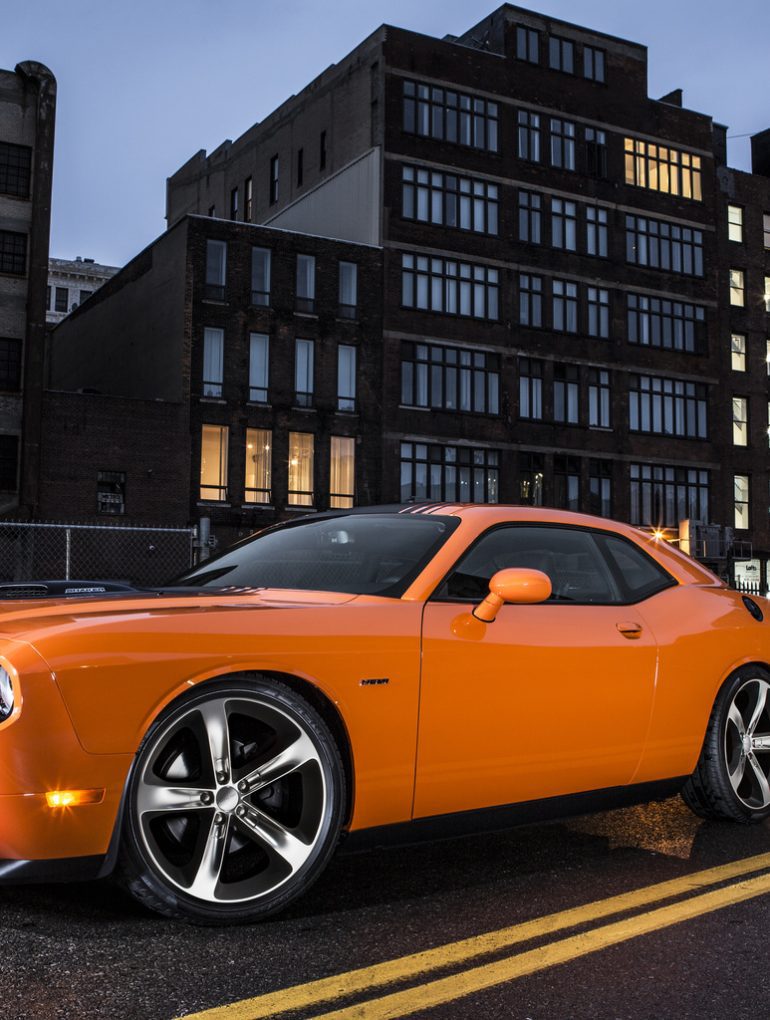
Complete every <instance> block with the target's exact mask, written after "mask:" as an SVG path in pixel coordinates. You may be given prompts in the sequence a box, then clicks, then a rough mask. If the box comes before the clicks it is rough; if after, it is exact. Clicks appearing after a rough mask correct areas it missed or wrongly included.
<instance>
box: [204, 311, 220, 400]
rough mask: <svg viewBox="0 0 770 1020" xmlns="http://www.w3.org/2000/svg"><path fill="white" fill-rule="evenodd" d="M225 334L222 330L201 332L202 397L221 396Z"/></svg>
mask: <svg viewBox="0 0 770 1020" xmlns="http://www.w3.org/2000/svg"><path fill="white" fill-rule="evenodd" d="M224 346H225V333H224V330H222V329H211V328H210V327H208V326H207V327H206V328H205V329H204V330H203V396H204V397H221V396H222V372H223V366H224Z"/></svg>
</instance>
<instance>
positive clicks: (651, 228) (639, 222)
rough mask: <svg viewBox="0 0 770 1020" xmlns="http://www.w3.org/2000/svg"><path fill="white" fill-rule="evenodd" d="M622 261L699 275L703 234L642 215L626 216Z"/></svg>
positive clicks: (701, 273) (700, 272)
mask: <svg viewBox="0 0 770 1020" xmlns="http://www.w3.org/2000/svg"><path fill="white" fill-rule="evenodd" d="M626 261H627V262H631V263H633V264H634V265H637V266H651V267H652V268H653V269H665V270H666V271H668V272H671V273H685V274H687V275H689V276H703V231H701V230H693V229H692V228H691V227H681V226H679V224H678V223H666V222H665V221H664V220H651V219H649V218H648V217H646V216H626Z"/></svg>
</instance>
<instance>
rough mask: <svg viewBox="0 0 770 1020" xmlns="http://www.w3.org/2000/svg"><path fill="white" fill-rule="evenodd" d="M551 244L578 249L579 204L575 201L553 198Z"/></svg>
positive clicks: (557, 246) (566, 248)
mask: <svg viewBox="0 0 770 1020" xmlns="http://www.w3.org/2000/svg"><path fill="white" fill-rule="evenodd" d="M551 245H552V247H554V248H564V249H565V250H566V251H577V205H576V204H575V203H574V202H565V201H564V200H563V199H561V198H552V199H551Z"/></svg>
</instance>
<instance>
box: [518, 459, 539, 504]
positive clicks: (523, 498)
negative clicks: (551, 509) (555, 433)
mask: <svg viewBox="0 0 770 1020" xmlns="http://www.w3.org/2000/svg"><path fill="white" fill-rule="evenodd" d="M544 477H545V460H544V458H543V455H542V454H540V453H520V454H519V502H520V503H523V504H524V505H525V506H542V505H543V479H544Z"/></svg>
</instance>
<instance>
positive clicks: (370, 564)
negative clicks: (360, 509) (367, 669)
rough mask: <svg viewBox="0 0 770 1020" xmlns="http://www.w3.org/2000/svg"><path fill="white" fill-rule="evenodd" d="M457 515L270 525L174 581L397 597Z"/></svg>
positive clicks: (349, 517)
mask: <svg viewBox="0 0 770 1020" xmlns="http://www.w3.org/2000/svg"><path fill="white" fill-rule="evenodd" d="M459 523H460V521H459V518H457V517H415V516H412V515H401V514H381V515H380V514H345V515H341V516H335V517H332V518H328V517H322V518H315V519H311V520H303V521H301V522H292V523H291V524H284V525H279V526H278V527H276V528H269V529H268V530H266V531H263V532H261V533H260V534H258V535H256V536H255V537H254V538H251V539H248V540H247V541H246V542H241V543H239V544H238V545H237V546H235V547H234V548H232V549H227V550H225V552H223V553H221V554H220V555H219V556H216V557H213V558H212V559H210V560H207V561H206V562H205V563H201V564H200V565H199V566H197V567H195V568H194V569H193V570H190V571H188V572H187V573H186V574H183V575H182V577H180V578H177V579H176V580H175V581H173V582H172V585H173V586H174V587H184V588H225V587H227V588H229V587H236V588H298V589H300V590H302V591H336V592H343V593H347V594H350V595H388V596H392V597H395V598H399V597H400V596H401V595H403V593H404V592H405V591H406V589H407V588H408V587H409V585H410V584H411V582H412V581H413V580H414V578H415V577H417V575H418V574H419V572H420V571H421V570H422V568H423V567H424V566H425V565H426V564H427V563H428V561H429V560H430V559H431V558H432V556H433V555H434V554H435V553H436V551H437V550H438V549H439V548H440V546H442V545H443V544H444V542H445V541H446V539H447V537H448V536H449V535H450V534H451V533H452V531H454V529H455V528H456V527H457V525H458V524H459Z"/></svg>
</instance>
